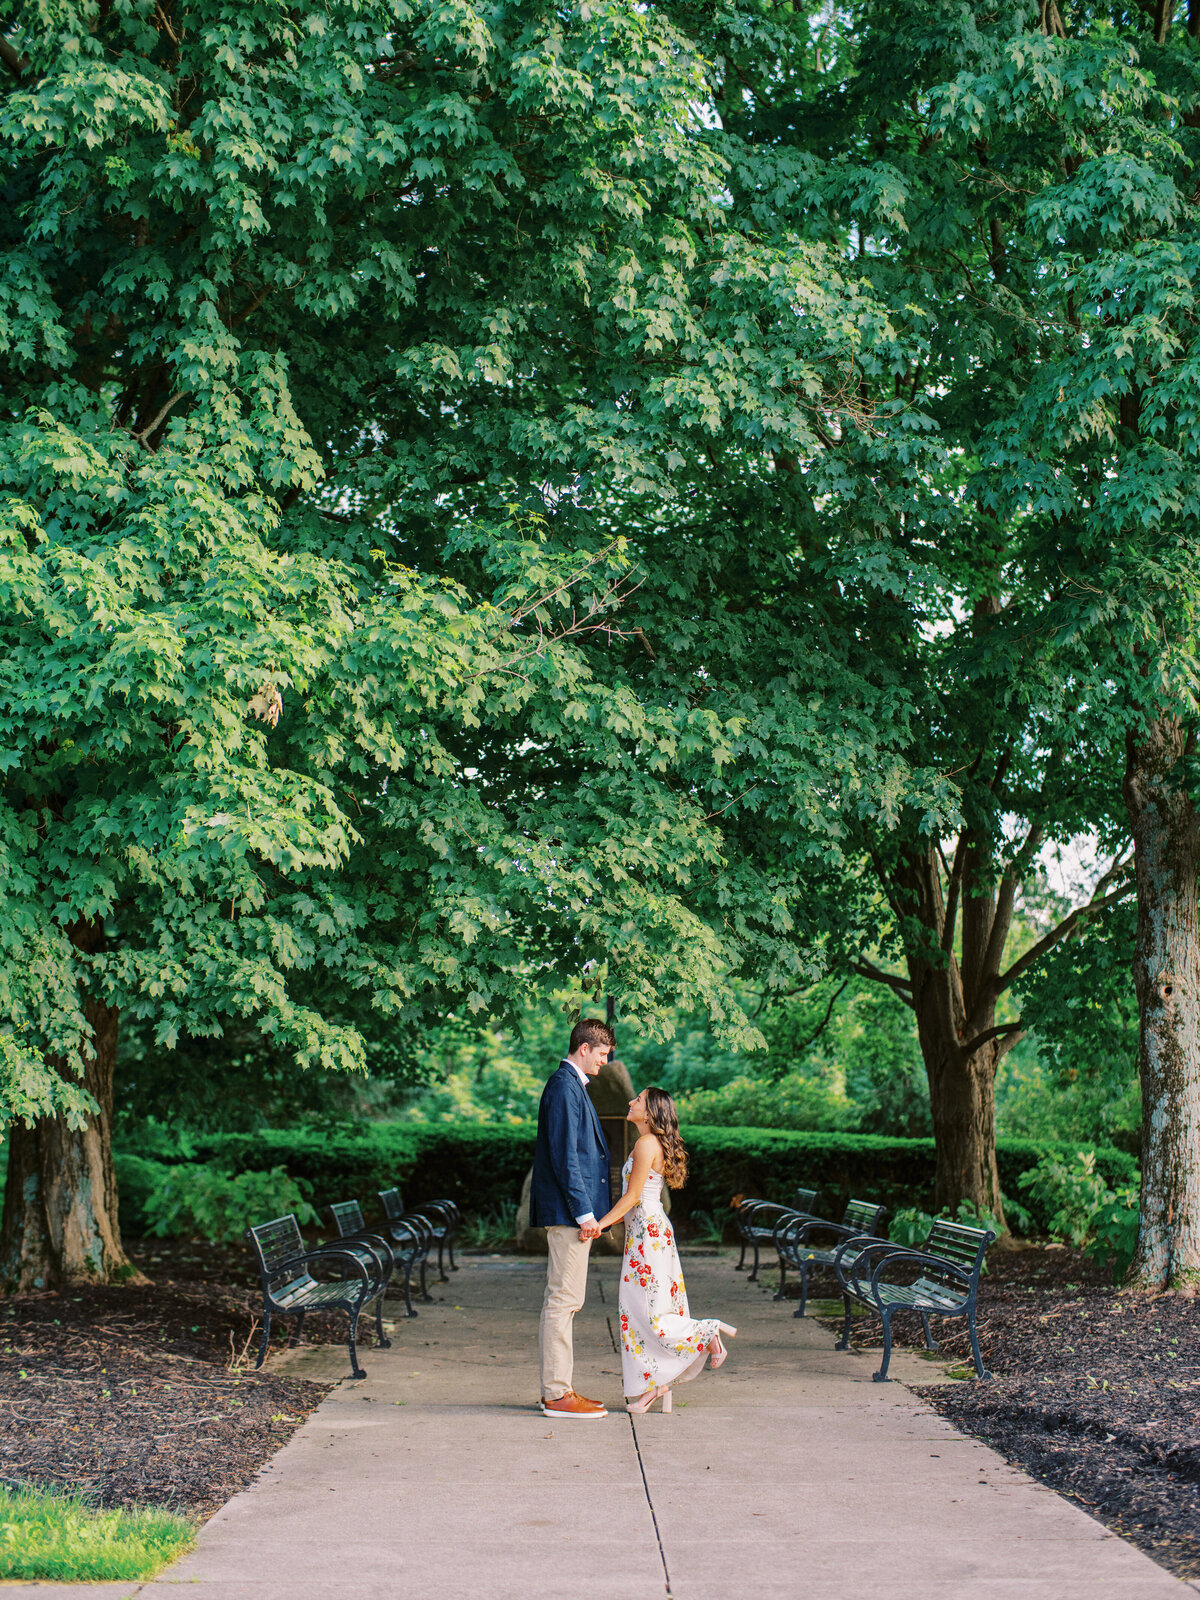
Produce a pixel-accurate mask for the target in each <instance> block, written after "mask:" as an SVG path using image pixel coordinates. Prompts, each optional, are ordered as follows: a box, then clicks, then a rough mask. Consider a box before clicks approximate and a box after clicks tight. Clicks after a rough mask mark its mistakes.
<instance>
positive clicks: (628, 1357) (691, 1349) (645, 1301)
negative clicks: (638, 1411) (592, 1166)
mask: <svg viewBox="0 0 1200 1600" xmlns="http://www.w3.org/2000/svg"><path fill="white" fill-rule="evenodd" d="M632 1166H633V1157H632V1156H630V1158H629V1160H628V1161H627V1162H626V1163H625V1165H624V1166H623V1167H622V1168H621V1176H622V1178H623V1179H624V1180H625V1181H624V1184H623V1185H622V1193H623V1192H624V1190H625V1189H627V1188H628V1187H629V1172H630V1169H631V1167H632ZM662 1189H663V1180H662V1173H661V1172H652V1173H651V1174H650V1175H649V1177H648V1178H647V1179H646V1186H645V1188H644V1189H643V1190H642V1198H641V1200H640V1201H639V1202H638V1204H637V1205H636V1206H634V1208H633V1210H632V1211H630V1212H629V1213H628V1215H627V1216H626V1218H625V1258H624V1260H623V1261H622V1262H621V1296H620V1304H621V1370H622V1375H623V1379H624V1388H625V1394H626V1396H627V1398H628V1399H630V1400H633V1399H635V1398H636V1397H637V1396H638V1395H640V1394H645V1392H646V1390H647V1389H650V1388H659V1389H665V1388H666V1386H667V1385H668V1384H671V1383H679V1382H681V1381H684V1380H686V1379H688V1378H696V1377H699V1375H700V1370H701V1368H702V1367H703V1366H704V1363H705V1361H706V1360H707V1358H708V1345H709V1343H710V1341H711V1340H712V1339H714V1338H715V1337H716V1335H717V1330H718V1326H719V1325H718V1322H717V1318H716V1317H706V1318H704V1319H703V1320H702V1321H699V1322H697V1321H696V1319H695V1318H694V1317H691V1316H689V1315H688V1302H687V1293H686V1291H685V1289H684V1287H683V1271H682V1269H681V1268H680V1265H679V1252H678V1251H677V1250H676V1248H675V1234H674V1232H673V1230H672V1228H671V1223H670V1220H669V1219H668V1217H667V1213H666V1212H665V1211H664V1210H663V1203H662Z"/></svg>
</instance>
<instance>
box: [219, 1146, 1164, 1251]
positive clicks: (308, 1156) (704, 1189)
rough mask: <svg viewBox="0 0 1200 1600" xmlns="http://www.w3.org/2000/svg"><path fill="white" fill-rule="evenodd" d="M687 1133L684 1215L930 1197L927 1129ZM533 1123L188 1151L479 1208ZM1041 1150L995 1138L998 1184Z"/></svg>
mask: <svg viewBox="0 0 1200 1600" xmlns="http://www.w3.org/2000/svg"><path fill="white" fill-rule="evenodd" d="M683 1133H684V1138H685V1140H686V1142H687V1145H688V1149H689V1152H690V1156H691V1169H692V1176H691V1178H690V1179H689V1181H688V1183H687V1186H686V1187H685V1188H684V1189H682V1190H680V1191H679V1193H678V1194H677V1195H676V1196H675V1197H674V1199H673V1201H672V1204H673V1205H674V1206H675V1207H677V1209H678V1214H679V1217H680V1219H681V1220H683V1219H692V1218H694V1217H695V1216H696V1214H697V1213H698V1212H703V1213H705V1214H706V1215H705V1218H704V1219H703V1220H704V1222H705V1224H712V1225H719V1226H721V1227H722V1228H723V1227H724V1226H725V1224H726V1222H727V1220H728V1218H729V1215H730V1209H729V1208H730V1201H731V1200H732V1198H733V1196H734V1195H737V1194H747V1195H758V1196H761V1197H762V1198H763V1199H767V1200H781V1201H785V1202H786V1201H788V1200H790V1199H791V1197H792V1194H793V1191H794V1190H795V1189H796V1187H797V1185H799V1184H801V1183H804V1184H811V1185H815V1186H816V1188H817V1189H818V1190H819V1191H820V1195H819V1198H818V1206H819V1208H820V1209H821V1211H822V1212H823V1213H824V1214H825V1215H827V1216H831V1215H840V1214H841V1211H842V1208H843V1207H844V1206H845V1204H846V1201H847V1200H849V1199H850V1198H852V1197H854V1198H859V1199H864V1200H875V1201H877V1202H879V1203H880V1204H882V1205H886V1206H888V1207H889V1209H890V1210H891V1211H893V1212H895V1211H897V1210H903V1209H911V1208H912V1207H917V1208H918V1209H920V1210H922V1211H926V1212H929V1211H932V1209H933V1206H932V1201H933V1180H934V1147H933V1140H932V1139H887V1138H883V1137H881V1136H878V1135H874V1134H856V1133H799V1132H794V1131H791V1130H788V1129H776V1128H710V1127H703V1126H687V1127H685V1128H684V1130H683ZM535 1134H536V1128H535V1127H534V1125H533V1124H532V1123H524V1124H521V1125H518V1126H507V1127H487V1126H480V1125H479V1124H475V1123H472V1124H470V1125H468V1126H459V1127H455V1126H454V1125H452V1124H444V1123H427V1124H424V1125H422V1124H420V1123H373V1124H370V1125H369V1126H367V1127H365V1128H364V1129H363V1130H362V1132H361V1133H355V1134H347V1133H342V1132H337V1133H332V1134H327V1133H323V1132H321V1131H319V1130H314V1129H311V1128H304V1129H296V1130H267V1131H264V1132H261V1133H254V1134H245V1133H239V1134H227V1135H224V1136H221V1137H218V1138H212V1139H208V1140H205V1141H203V1142H201V1143H198V1144H197V1147H196V1159H197V1160H198V1161H203V1160H207V1161H208V1162H210V1163H212V1164H215V1165H216V1166H218V1167H220V1168H222V1169H225V1170H227V1171H228V1172H231V1173H235V1174H236V1173H241V1172H246V1171H250V1172H259V1171H261V1169H262V1168H264V1167H268V1166H270V1167H283V1168H285V1169H286V1170H287V1172H288V1173H289V1174H290V1176H291V1177H292V1178H295V1179H297V1180H299V1181H300V1182H301V1183H303V1184H304V1185H306V1192H307V1194H308V1196H309V1197H310V1198H311V1199H312V1200H313V1201H314V1202H315V1203H316V1204H317V1205H318V1206H320V1207H325V1206H327V1205H329V1204H330V1202H331V1201H334V1200H354V1199H357V1200H358V1201H360V1202H361V1204H362V1206H363V1209H364V1211H365V1212H366V1214H367V1217H368V1219H371V1218H374V1217H377V1216H378V1209H379V1208H378V1202H377V1200H376V1198H375V1197H376V1194H377V1191H378V1190H380V1189H387V1188H391V1187H392V1186H393V1185H395V1186H397V1187H399V1188H400V1189H401V1190H402V1192H403V1194H404V1198H405V1200H406V1201H408V1202H409V1203H412V1204H416V1203H419V1202H420V1201H422V1200H432V1199H439V1198H446V1199H450V1200H454V1201H456V1202H457V1204H458V1205H459V1206H460V1207H461V1209H462V1211H463V1212H464V1214H466V1215H468V1216H472V1215H481V1214H482V1215H487V1214H488V1213H492V1212H496V1211H497V1210H498V1208H499V1207H500V1206H502V1205H504V1204H505V1203H508V1202H511V1201H513V1200H515V1199H516V1198H517V1196H518V1195H519V1194H520V1192H521V1183H522V1180H523V1179H524V1177H525V1174H526V1172H527V1171H528V1170H529V1167H530V1165H531V1163H532V1161H533V1145H534V1137H535ZM1047 1154H1051V1155H1058V1156H1061V1157H1063V1158H1064V1159H1066V1158H1068V1157H1069V1156H1070V1154H1071V1151H1070V1149H1069V1148H1064V1147H1062V1146H1047V1145H1044V1144H1036V1143H1034V1142H1033V1141H1032V1140H1028V1139H1005V1140H1001V1141H1000V1143H999V1144H998V1146H997V1156H998V1160H999V1166H1000V1179H1001V1183H1002V1185H1003V1187H1004V1191H1005V1193H1006V1194H1012V1193H1013V1192H1015V1190H1016V1187H1017V1178H1018V1176H1019V1175H1020V1174H1021V1173H1023V1172H1025V1171H1026V1170H1028V1169H1029V1168H1030V1167H1032V1166H1034V1164H1035V1163H1036V1162H1037V1161H1038V1160H1039V1159H1040V1158H1041V1157H1042V1156H1044V1155H1047ZM1096 1169H1097V1171H1099V1172H1101V1173H1103V1175H1104V1177H1105V1179H1106V1181H1107V1182H1108V1183H1109V1185H1111V1186H1112V1187H1113V1188H1114V1189H1117V1188H1120V1187H1121V1186H1122V1185H1128V1184H1129V1183H1130V1182H1132V1181H1133V1180H1134V1177H1135V1175H1136V1170H1137V1169H1136V1166H1135V1164H1134V1162H1133V1161H1132V1159H1131V1158H1130V1157H1129V1156H1127V1155H1125V1154H1123V1153H1122V1152H1121V1151H1119V1150H1097V1151H1096ZM280 1209H283V1210H289V1209H291V1208H290V1207H282V1208H280ZM269 1214H270V1215H272V1216H274V1215H277V1214H278V1211H277V1210H272V1211H270V1212H269ZM255 1220H258V1219H257V1218H256V1219H255ZM1016 1220H1018V1221H1020V1220H1021V1218H1020V1217H1018V1218H1017V1219H1016ZM1048 1220H1049V1217H1048V1213H1046V1212H1045V1210H1044V1207H1043V1206H1042V1205H1041V1203H1040V1202H1039V1201H1037V1200H1031V1201H1030V1206H1029V1213H1028V1221H1029V1225H1030V1226H1031V1227H1033V1228H1038V1229H1042V1228H1045V1227H1046V1226H1047V1225H1048Z"/></svg>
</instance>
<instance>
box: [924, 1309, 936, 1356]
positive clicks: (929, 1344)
mask: <svg viewBox="0 0 1200 1600" xmlns="http://www.w3.org/2000/svg"><path fill="white" fill-rule="evenodd" d="M921 1326H922V1327H923V1328H924V1329H925V1348H926V1350H936V1349H937V1348H938V1342H937V1340H936V1339H935V1338H934V1337H933V1333H932V1330H931V1329H930V1326H929V1313H928V1311H922V1313H921Z"/></svg>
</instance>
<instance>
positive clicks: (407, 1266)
mask: <svg viewBox="0 0 1200 1600" xmlns="http://www.w3.org/2000/svg"><path fill="white" fill-rule="evenodd" d="M416 1264H417V1263H416V1260H415V1259H414V1257H412V1256H409V1258H408V1260H407V1261H406V1262H405V1263H404V1314H405V1316H407V1317H415V1316H416V1314H417V1308H416V1307H415V1306H414V1305H413V1303H412V1271H413V1268H414V1267H415V1266H416Z"/></svg>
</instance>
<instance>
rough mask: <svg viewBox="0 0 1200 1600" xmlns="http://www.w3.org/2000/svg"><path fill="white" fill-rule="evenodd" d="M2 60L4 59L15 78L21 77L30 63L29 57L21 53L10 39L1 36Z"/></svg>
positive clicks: (0, 52) (0, 57)
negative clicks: (15, 48)
mask: <svg viewBox="0 0 1200 1600" xmlns="http://www.w3.org/2000/svg"><path fill="white" fill-rule="evenodd" d="M0 61H3V63H4V65H5V66H6V67H7V68H8V70H9V71H10V72H11V73H12V75H13V77H14V78H19V77H20V76H21V74H22V73H23V72H24V71H25V68H26V67H27V66H28V65H29V57H28V56H23V55H20V54H19V53H18V52H17V51H16V50H14V49H13V47H12V45H11V44H9V42H8V40H7V39H3V38H0Z"/></svg>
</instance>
